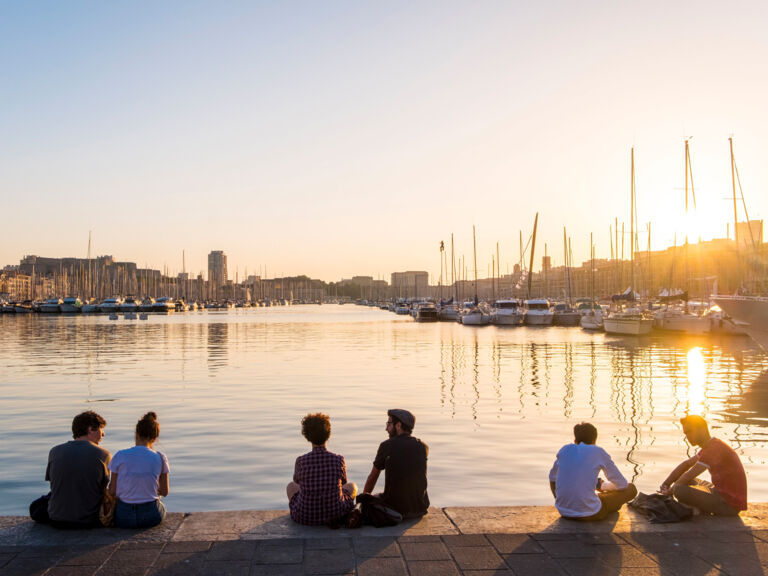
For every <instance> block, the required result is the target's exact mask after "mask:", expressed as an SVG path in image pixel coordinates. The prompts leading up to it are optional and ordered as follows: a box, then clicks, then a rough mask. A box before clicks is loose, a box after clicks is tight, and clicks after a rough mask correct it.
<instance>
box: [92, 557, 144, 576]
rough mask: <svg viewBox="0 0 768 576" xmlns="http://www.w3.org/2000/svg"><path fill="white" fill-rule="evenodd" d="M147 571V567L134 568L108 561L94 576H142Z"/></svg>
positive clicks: (131, 565) (129, 565) (134, 566)
mask: <svg viewBox="0 0 768 576" xmlns="http://www.w3.org/2000/svg"><path fill="white" fill-rule="evenodd" d="M148 570H149V566H136V565H134V564H125V563H122V562H113V561H112V560H108V561H107V563H106V564H104V566H102V567H101V568H99V569H98V570H97V571H96V572H95V574H96V576H144V575H145V574H146V573H147V571H148Z"/></svg>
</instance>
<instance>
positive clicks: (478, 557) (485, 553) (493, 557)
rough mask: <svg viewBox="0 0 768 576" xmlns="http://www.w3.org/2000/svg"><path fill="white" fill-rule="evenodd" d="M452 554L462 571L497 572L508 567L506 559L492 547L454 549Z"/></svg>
mask: <svg viewBox="0 0 768 576" xmlns="http://www.w3.org/2000/svg"><path fill="white" fill-rule="evenodd" d="M451 553H452V554H453V559H454V560H455V561H456V564H458V565H459V568H461V569H462V570H495V569H498V568H501V567H506V564H505V563H504V559H503V558H502V557H501V556H499V555H498V554H497V553H496V550H494V549H493V547H491V546H482V547H481V546H478V547H476V548H469V547H461V548H454V549H452V550H451Z"/></svg>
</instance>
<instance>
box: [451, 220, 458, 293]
mask: <svg viewBox="0 0 768 576" xmlns="http://www.w3.org/2000/svg"><path fill="white" fill-rule="evenodd" d="M451 283H452V284H453V292H454V294H455V296H456V302H458V301H459V289H458V284H456V256H455V254H454V252H453V232H451Z"/></svg>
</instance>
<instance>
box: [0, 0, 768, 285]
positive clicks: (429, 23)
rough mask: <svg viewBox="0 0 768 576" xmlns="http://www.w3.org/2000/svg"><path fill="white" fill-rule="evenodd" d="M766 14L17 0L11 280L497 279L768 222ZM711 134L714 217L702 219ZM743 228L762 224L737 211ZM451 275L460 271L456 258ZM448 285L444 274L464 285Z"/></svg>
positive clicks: (0, 7)
mask: <svg viewBox="0 0 768 576" xmlns="http://www.w3.org/2000/svg"><path fill="white" fill-rule="evenodd" d="M767 21H768V4H767V3H765V2H739V1H736V2H731V3H728V4H727V5H726V4H723V3H722V2H710V1H698V2H688V1H681V2H655V1H646V2H615V1H611V2H609V1H605V2H601V1H589V0H585V1H582V2H572V1H562V2H536V3H531V2H520V1H512V0H506V1H498V2H497V1H490V0H489V1H483V2H469V1H466V2H453V1H442V0H441V1H439V2H437V1H435V2H428V1H423V2H413V1H398V0H394V1H391V0H390V1H387V2H363V1H357V2H353V1H351V0H350V1H323V2H314V1H305V2H298V1H291V0H288V1H281V2H257V1H249V2H237V1H229V2H195V1H187V2H172V1H164V2H131V3H118V2H101V1H91V2H84V1H80V2H78V1H74V2H54V1H51V2H46V1H39V2H34V3H30V2H11V1H7V0H0V134H2V137H1V138H0V200H1V201H2V204H0V206H1V208H0V210H2V214H3V218H2V221H1V222H2V223H1V224H0V230H2V235H1V236H0V266H2V265H5V264H16V263H18V261H19V259H20V258H22V257H23V256H24V255H28V254H36V255H39V256H50V257H69V256H76V257H85V256H86V255H87V250H88V238H89V234H91V238H92V248H91V254H92V255H93V256H95V255H102V254H110V255H112V256H114V257H115V258H116V259H118V260H127V261H134V262H137V263H138V264H139V265H141V266H144V265H146V266H149V267H153V268H158V269H168V270H169V271H171V272H177V271H178V272H180V271H182V267H183V266H184V265H185V266H186V270H187V271H191V272H193V273H197V272H199V271H201V270H202V271H204V273H206V274H207V271H206V269H207V254H208V252H210V251H211V250H224V252H225V253H226V254H227V255H228V262H229V274H230V276H231V277H234V276H235V275H236V274H237V275H238V276H239V278H240V279H242V278H243V277H244V275H245V273H246V271H247V273H248V274H254V273H255V274H261V275H263V276H266V277H273V276H283V275H295V274H307V275H309V276H311V277H314V278H320V279H323V280H326V281H335V280H338V279H341V278H349V277H351V276H353V275H368V276H374V277H376V278H383V279H385V280H389V278H390V274H391V273H392V272H394V271H404V270H427V271H429V272H430V274H431V275H432V281H433V282H434V281H436V280H437V278H438V277H439V275H440V262H441V257H440V252H439V246H440V242H441V241H444V242H445V245H446V247H447V251H448V252H447V256H448V259H449V262H450V246H451V235H453V238H454V255H455V258H456V260H457V262H458V260H459V258H460V257H461V258H464V262H466V263H467V270H468V271H469V274H470V275H471V274H472V269H473V265H472V249H473V247H472V246H473V245H472V229H473V226H474V227H475V229H476V237H477V269H478V273H479V275H480V276H485V275H487V273H488V270H489V267H490V263H491V258H492V255H495V253H496V244H497V242H498V244H499V253H500V260H501V271H502V272H503V273H504V272H506V271H507V269H511V267H512V266H513V265H514V264H515V263H516V262H518V261H519V259H520V235H521V233H522V236H523V242H524V243H528V239H529V238H530V236H531V233H532V230H533V222H534V217H535V215H536V213H538V214H539V221H538V235H537V241H536V258H535V260H536V262H537V264H536V265H535V266H534V268H535V269H538V267H539V264H538V263H539V262H540V256H541V255H543V253H544V246H545V244H546V249H547V253H548V254H550V255H551V256H552V260H553V264H554V265H560V264H562V263H563V259H564V256H563V229H564V228H565V229H566V233H567V235H568V236H569V237H570V238H571V245H572V249H573V259H574V262H575V263H576V264H577V265H578V264H579V263H580V262H581V261H583V260H586V259H588V258H589V238H590V234H593V236H594V243H595V253H596V256H597V257H609V256H610V253H611V244H610V238H611V227H612V226H613V224H614V222H615V219H618V222H619V227H621V223H622V222H624V223H625V237H626V242H627V248H626V249H625V250H626V253H625V255H626V256H627V257H628V246H629V220H630V202H629V197H630V150H631V149H632V148H633V147H634V149H635V166H636V170H635V175H636V190H637V207H638V216H637V219H638V223H639V226H640V228H641V234H640V236H639V239H638V242H639V244H640V246H641V247H643V248H645V247H646V246H647V244H648V232H647V226H648V223H649V222H650V224H651V235H650V241H651V246H652V249H661V248H664V247H667V246H671V245H672V244H673V243H674V242H677V243H678V244H679V243H681V242H682V241H683V239H684V237H685V236H686V234H687V235H688V236H689V240H694V239H698V238H702V239H705V240H706V239H711V238H716V237H725V235H726V230H727V226H728V224H729V223H731V225H730V226H731V230H732V228H733V224H732V222H733V219H734V214H733V201H732V195H733V192H732V182H731V170H730V156H729V143H728V139H729V137H733V142H734V152H735V157H736V164H737V166H738V169H739V175H740V178H741V184H742V188H743V192H744V197H745V201H746V207H747V210H748V211H749V216H750V218H753V219H755V218H757V219H763V218H764V217H765V216H766V214H768V195H767V194H765V190H766V188H767V186H766V184H768V164H767V163H766V162H765V158H766V156H768V143H766V142H765V140H763V136H764V135H766V136H767V137H768V105H767V104H768V74H767V73H766V71H765V61H766V57H767V56H768V35H766V34H765V33H764V28H765V22H767ZM686 138H690V147H691V161H692V172H693V183H694V186H695V193H696V204H697V207H696V208H697V209H696V211H695V212H694V211H689V213H688V214H686V213H685V190H684V187H685V172H684V141H685V139H686ZM739 219H740V220H743V219H744V210H743V207H742V206H741V204H740V205H739ZM449 265H450V264H449ZM449 279H450V278H449V277H448V276H447V277H446V280H449Z"/></svg>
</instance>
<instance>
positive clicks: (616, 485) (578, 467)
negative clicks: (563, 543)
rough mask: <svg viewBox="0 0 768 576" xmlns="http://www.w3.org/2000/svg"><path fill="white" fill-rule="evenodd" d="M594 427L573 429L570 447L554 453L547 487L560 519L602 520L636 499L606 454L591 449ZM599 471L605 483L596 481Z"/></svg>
mask: <svg viewBox="0 0 768 576" xmlns="http://www.w3.org/2000/svg"><path fill="white" fill-rule="evenodd" d="M596 441H597V428H595V427H594V426H593V425H592V424H590V423H588V422H582V423H581V424H576V426H574V427H573V444H566V445H565V446H563V447H562V448H560V451H559V452H558V453H557V458H556V460H555V463H554V464H553V465H552V470H550V471H549V485H550V488H552V494H553V495H554V496H555V507H556V508H557V511H558V512H560V515H561V516H563V517H564V518H571V519H573V520H602V519H603V518H605V517H606V516H607V515H608V514H610V513H611V512H616V511H618V510H619V508H621V507H622V506H623V505H624V504H626V503H627V502H629V501H630V500H632V499H633V498H634V497H635V496H637V488H635V485H634V484H631V483H629V482H627V480H626V478H624V476H623V475H622V473H621V472H619V469H618V468H617V467H616V464H614V463H613V460H611V457H610V456H609V455H608V453H607V452H606V451H605V450H603V449H602V448H600V447H599V446H595V442H596ZM600 471H602V472H603V473H604V474H605V478H606V480H603V479H602V478H599V474H600Z"/></svg>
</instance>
